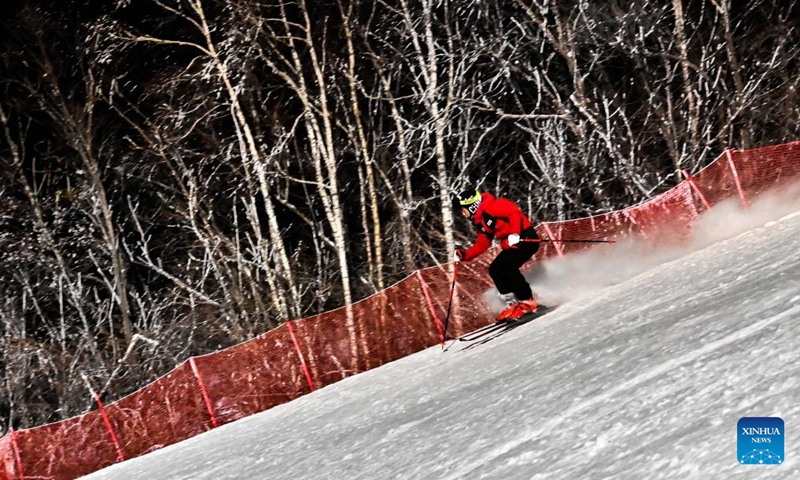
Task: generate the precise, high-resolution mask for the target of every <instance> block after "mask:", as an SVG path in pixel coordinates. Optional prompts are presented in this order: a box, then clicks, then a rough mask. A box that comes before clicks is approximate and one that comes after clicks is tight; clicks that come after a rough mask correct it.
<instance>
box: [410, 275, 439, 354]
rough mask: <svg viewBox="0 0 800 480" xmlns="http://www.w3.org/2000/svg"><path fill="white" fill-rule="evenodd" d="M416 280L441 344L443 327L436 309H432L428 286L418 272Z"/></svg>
mask: <svg viewBox="0 0 800 480" xmlns="http://www.w3.org/2000/svg"><path fill="white" fill-rule="evenodd" d="M417 279H418V280H419V284H420V286H422V293H423V294H424V295H425V302H426V303H427V304H428V310H429V311H430V312H431V317H433V323H434V324H435V325H436V330H438V331H439V336H440V337H441V338H442V342H444V340H445V338H444V335H445V332H444V326H442V321H441V320H440V319H439V315H438V314H437V313H436V309H435V308H433V300H432V299H431V294H430V292H429V291H428V284H427V283H426V282H425V279H424V278H422V274H421V273H420V271H419V270H417Z"/></svg>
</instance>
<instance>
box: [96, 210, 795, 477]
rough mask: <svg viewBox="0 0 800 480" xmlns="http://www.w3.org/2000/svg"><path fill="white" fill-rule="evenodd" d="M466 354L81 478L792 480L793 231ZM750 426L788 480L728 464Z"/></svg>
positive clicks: (666, 266)
mask: <svg viewBox="0 0 800 480" xmlns="http://www.w3.org/2000/svg"><path fill="white" fill-rule="evenodd" d="M618 267H619V268H620V269H622V267H623V265H622V264H619V265H618ZM608 268H610V269H613V268H614V267H613V266H611V267H608ZM594 273H595V274H597V272H594ZM611 273H612V272H609V274H611ZM461 347H462V345H461V344H457V345H455V346H454V347H453V348H452V349H451V350H450V351H448V352H446V353H443V352H442V349H441V348H440V347H434V348H431V349H428V350H426V351H424V352H420V353H418V354H416V355H413V356H411V357H408V358H405V359H403V360H400V361H397V362H394V363H391V364H389V365H386V366H384V367H381V368H378V369H375V370H372V371H370V372H367V373H364V374H361V375H357V376H355V377H352V378H349V379H346V380H344V381H341V382H339V383H337V384H335V385H333V386H330V387H327V388H324V389H322V390H318V391H317V392H315V393H313V394H311V395H308V396H305V397H302V398H300V399H298V400H295V401H293V402H291V403H288V404H285V405H282V406H280V407H277V408H274V409H272V410H268V411H266V412H263V413H261V414H259V415H255V416H252V417H249V418H246V419H243V420H241V421H238V422H235V423H233V424H229V425H226V426H223V427H221V428H219V429H217V430H215V431H212V432H208V433H206V434H203V435H200V436H198V437H195V438H192V439H190V440H187V441H185V442H182V443H180V444H177V445H173V446H171V447H167V448H164V449H162V450H159V451H156V452H153V453H151V454H149V455H146V456H144V457H140V458H137V459H133V460H129V461H127V462H124V463H122V464H119V465H115V466H112V467H109V468H107V469H105V470H102V471H100V472H97V473H95V474H93V475H90V476H88V477H86V478H88V479H92V480H99V479H120V478H124V479H126V480H134V479H147V480H156V479H195V480H200V479H208V480H211V479H214V480H216V479H222V478H230V479H254V480H255V479H283V478H285V479H323V478H326V479H327V478H330V479H370V480H373V479H383V478H414V479H423V478H424V479H434V478H435V479H459V478H496V479H517V478H519V479H522V478H524V479H548V480H549V479H604V478H614V479H628V478H630V479H658V478H662V479H694V478H697V479H737V478H742V479H744V478H746V479H761V478H763V479H767V478H769V479H775V478H787V479H788V478H800V458H799V457H800V436H798V435H797V434H796V433H794V432H797V431H798V429H800V214H792V215H788V216H785V217H783V218H781V219H780V220H777V221H773V222H769V223H767V224H766V225H763V222H762V225H761V226H759V227H757V228H754V229H751V230H749V231H747V232H745V233H743V234H740V235H738V236H735V237H732V238H729V239H727V240H722V241H719V242H717V243H713V244H711V245H710V246H706V247H704V248H702V249H700V250H697V251H695V252H692V253H686V254H685V255H684V256H679V257H677V258H673V259H671V260H669V261H666V263H663V264H661V265H658V266H653V267H652V268H650V267H648V269H646V270H645V271H643V272H642V273H639V274H638V275H636V276H634V277H633V278H630V279H628V280H625V281H622V282H621V283H618V284H616V285H612V286H608V287H605V288H602V289H599V290H596V291H594V292H587V293H585V294H584V295H583V297H582V298H581V299H580V300H575V301H572V302H568V303H567V304H565V305H564V306H562V307H561V308H560V309H558V310H557V311H555V312H553V313H551V314H549V315H547V316H545V317H543V318H541V319H539V320H537V321H535V322H532V323H529V324H526V325H524V326H522V327H520V328H518V329H516V330H514V331H512V332H510V333H508V334H506V335H504V336H502V337H500V338H498V339H495V340H493V341H491V342H489V343H487V344H485V345H481V346H479V347H477V348H474V349H470V350H466V351H461V350H460V349H461ZM745 416H780V417H782V418H783V420H784V421H785V422H786V430H787V432H788V433H787V435H786V461H785V462H784V463H783V464H782V465H777V466H748V465H739V464H738V463H737V458H736V424H737V421H738V420H739V418H741V417H745Z"/></svg>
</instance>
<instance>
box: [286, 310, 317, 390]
mask: <svg viewBox="0 0 800 480" xmlns="http://www.w3.org/2000/svg"><path fill="white" fill-rule="evenodd" d="M286 327H287V328H289V335H291V337H292V343H294V349H295V350H296V351H297V356H299V357H300V366H301V367H302V368H303V373H305V375H306V382H308V388H310V389H311V391H312V392H313V391H314V380H313V379H312V378H311V372H310V371H309V370H308V365H307V364H306V358H305V357H304V356H303V351H302V350H300V342H298V341H297V335H295V333H294V327H293V326H292V321H291V320H289V321H287V322H286Z"/></svg>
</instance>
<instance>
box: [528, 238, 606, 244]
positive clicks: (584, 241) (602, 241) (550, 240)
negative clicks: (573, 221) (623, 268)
mask: <svg viewBox="0 0 800 480" xmlns="http://www.w3.org/2000/svg"><path fill="white" fill-rule="evenodd" d="M519 241H520V242H531V243H541V242H561V243H614V242H615V240H612V239H610V238H607V239H605V240H586V239H570V240H565V239H563V238H520V239H519Z"/></svg>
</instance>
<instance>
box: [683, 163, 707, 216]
mask: <svg viewBox="0 0 800 480" xmlns="http://www.w3.org/2000/svg"><path fill="white" fill-rule="evenodd" d="M681 171H682V172H683V176H684V178H685V179H686V181H687V182H689V186H690V187H692V189H693V190H694V191H695V193H697V196H699V197H700V201H701V202H703V206H704V207H706V210H711V204H710V203H708V200H706V196H705V195H703V191H702V190H700V186H698V185H697V182H695V181H694V177H692V176H691V175H689V172H687V171H686V170H681Z"/></svg>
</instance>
